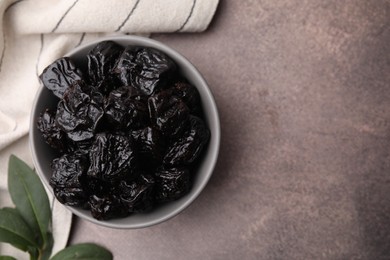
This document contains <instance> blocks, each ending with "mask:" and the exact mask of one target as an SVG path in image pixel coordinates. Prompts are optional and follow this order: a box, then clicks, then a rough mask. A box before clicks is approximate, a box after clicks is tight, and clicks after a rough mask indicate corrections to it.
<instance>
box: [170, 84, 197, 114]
mask: <svg viewBox="0 0 390 260" xmlns="http://www.w3.org/2000/svg"><path fill="white" fill-rule="evenodd" d="M173 94H174V95H176V96H178V97H179V98H181V99H182V100H183V101H184V103H185V104H186V105H187V107H188V109H189V110H190V113H191V114H193V115H200V113H201V105H200V96H199V92H198V90H197V89H196V88H195V87H194V86H192V85H191V84H189V83H186V82H183V81H179V82H176V83H175V84H174V86H173Z"/></svg>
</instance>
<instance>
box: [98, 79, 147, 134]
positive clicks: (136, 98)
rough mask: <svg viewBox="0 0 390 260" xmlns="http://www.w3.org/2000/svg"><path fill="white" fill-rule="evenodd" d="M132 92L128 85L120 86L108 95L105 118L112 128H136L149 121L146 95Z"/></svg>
mask: <svg viewBox="0 0 390 260" xmlns="http://www.w3.org/2000/svg"><path fill="white" fill-rule="evenodd" d="M133 92H134V91H133V89H132V88H130V87H121V88H119V89H116V90H113V91H111V93H110V94H109V95H108V98H107V101H106V103H105V108H104V109H105V118H106V120H107V121H108V124H109V125H110V126H113V128H114V129H120V130H122V131H123V130H136V129H139V128H141V127H144V126H145V125H146V124H147V123H148V122H149V115H148V114H149V111H148V107H147V104H146V97H144V96H140V95H138V94H137V93H133Z"/></svg>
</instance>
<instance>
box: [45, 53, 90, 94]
mask: <svg viewBox="0 0 390 260" xmlns="http://www.w3.org/2000/svg"><path fill="white" fill-rule="evenodd" d="M39 78H40V79H41V81H42V84H43V85H44V86H45V87H46V88H48V89H49V90H51V91H52V92H53V94H54V95H56V96H57V97H59V98H62V97H63V95H64V93H65V91H66V90H67V89H68V87H69V86H70V85H72V84H73V83H74V82H75V81H79V80H82V79H83V78H82V73H81V71H80V70H79V69H78V68H76V66H75V65H74V64H73V62H72V61H71V60H70V58H68V57H63V58H60V59H58V60H56V61H54V62H53V63H52V64H50V65H49V66H48V67H46V68H45V69H44V70H43V72H42V74H41V75H40V77H39Z"/></svg>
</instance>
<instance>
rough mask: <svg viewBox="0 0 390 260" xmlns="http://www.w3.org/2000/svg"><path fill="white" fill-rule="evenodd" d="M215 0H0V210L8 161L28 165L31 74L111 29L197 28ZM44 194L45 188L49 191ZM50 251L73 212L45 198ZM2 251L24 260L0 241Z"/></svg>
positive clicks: (34, 84) (5, 199)
mask: <svg viewBox="0 0 390 260" xmlns="http://www.w3.org/2000/svg"><path fill="white" fill-rule="evenodd" d="M217 5H218V0H180V1H176V0H116V1H107V0H19V1H15V0H13V1H12V0H2V1H0V23H1V24H0V28H2V31H1V32H0V207H3V206H8V205H11V201H10V198H9V196H8V192H7V164H8V158H9V155H10V154H15V155H17V156H18V157H20V158H21V159H23V160H24V161H26V162H27V163H29V164H30V165H31V166H32V161H31V156H30V151H29V147H28V135H27V134H28V130H29V117H30V111H31V106H32V102H33V99H34V96H35V93H36V91H37V90H38V88H39V86H40V82H39V80H38V75H39V74H40V73H41V72H42V70H43V69H44V68H45V67H46V66H47V65H49V64H50V63H51V62H52V61H54V60H55V59H56V58H58V57H60V56H63V55H64V54H65V53H67V52H68V51H69V50H71V49H73V48H74V47H76V46H78V45H80V44H83V43H87V42H88V41H93V40H96V39H98V38H99V37H102V36H107V35H113V34H129V33H131V34H143V35H149V34H150V33H157V32H165V33H166V32H200V31H203V30H205V29H206V28H207V26H208V25H209V23H210V21H211V19H212V17H213V15H214V13H215V10H216V8H217ZM49 195H50V193H49ZM51 201H52V207H53V233H54V239H55V245H54V249H53V253H55V252H57V251H58V250H60V249H62V248H63V247H64V246H65V245H66V243H67V240H68V236H69V230H70V227H71V218H72V215H71V213H69V211H68V210H66V209H65V208H64V207H63V206H62V205H61V204H59V203H57V202H56V201H54V200H53V199H52V198H51ZM0 254H1V255H12V256H14V257H16V258H17V259H28V255H27V254H25V253H19V252H18V251H17V250H15V249H14V248H12V247H10V246H8V245H6V244H3V243H0Z"/></svg>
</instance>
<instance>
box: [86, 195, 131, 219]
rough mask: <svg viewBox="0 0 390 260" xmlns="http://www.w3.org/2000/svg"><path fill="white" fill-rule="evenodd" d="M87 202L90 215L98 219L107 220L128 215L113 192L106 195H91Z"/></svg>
mask: <svg viewBox="0 0 390 260" xmlns="http://www.w3.org/2000/svg"><path fill="white" fill-rule="evenodd" d="M88 203H89V206H90V209H91V214H92V217H94V218H96V219H98V220H108V219H111V218H114V217H115V218H118V217H125V216H127V215H128V213H127V211H126V210H125V208H124V207H123V205H122V203H121V201H120V199H119V198H118V197H117V196H115V195H113V194H108V195H106V196H97V195H92V196H91V197H90V199H89V202H88Z"/></svg>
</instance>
